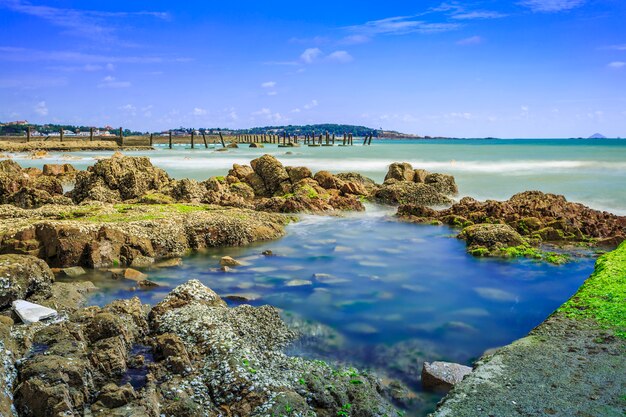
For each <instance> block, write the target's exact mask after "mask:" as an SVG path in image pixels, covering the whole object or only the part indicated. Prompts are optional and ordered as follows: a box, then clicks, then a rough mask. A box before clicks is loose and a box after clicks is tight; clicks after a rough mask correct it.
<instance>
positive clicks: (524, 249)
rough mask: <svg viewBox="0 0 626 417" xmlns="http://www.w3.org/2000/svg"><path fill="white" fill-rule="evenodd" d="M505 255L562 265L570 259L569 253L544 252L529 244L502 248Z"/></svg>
mask: <svg viewBox="0 0 626 417" xmlns="http://www.w3.org/2000/svg"><path fill="white" fill-rule="evenodd" d="M501 252H502V254H503V256H505V257H507V258H531V259H537V260H542V261H546V262H549V263H552V264H556V265H562V264H564V263H566V262H568V261H569V259H570V257H569V255H567V254H563V253H556V252H544V251H542V250H540V249H536V248H533V247H532V246H528V245H519V246H512V247H510V248H504V249H501Z"/></svg>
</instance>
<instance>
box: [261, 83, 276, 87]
mask: <svg viewBox="0 0 626 417" xmlns="http://www.w3.org/2000/svg"><path fill="white" fill-rule="evenodd" d="M261 87H263V88H274V87H276V81H266V82H264V83H263V84H261Z"/></svg>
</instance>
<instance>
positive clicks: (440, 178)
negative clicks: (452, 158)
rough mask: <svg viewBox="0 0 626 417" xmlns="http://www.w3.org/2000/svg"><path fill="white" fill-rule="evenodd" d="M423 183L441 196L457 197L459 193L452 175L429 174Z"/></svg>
mask: <svg viewBox="0 0 626 417" xmlns="http://www.w3.org/2000/svg"><path fill="white" fill-rule="evenodd" d="M423 182H424V183H426V184H428V185H430V186H431V187H432V188H434V189H435V190H436V191H437V192H439V193H441V194H445V195H457V194H458V193H459V189H458V188H457V186H456V182H455V181H454V177H453V176H452V175H445V174H428V175H426V177H425V178H424V181H423Z"/></svg>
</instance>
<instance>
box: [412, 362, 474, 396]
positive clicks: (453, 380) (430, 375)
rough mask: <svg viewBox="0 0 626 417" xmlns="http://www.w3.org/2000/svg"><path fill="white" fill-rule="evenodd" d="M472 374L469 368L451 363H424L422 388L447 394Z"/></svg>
mask: <svg viewBox="0 0 626 417" xmlns="http://www.w3.org/2000/svg"><path fill="white" fill-rule="evenodd" d="M471 372H472V368H470V367H469V366H464V365H459V364H457V363H450V362H424V367H423V368H422V387H423V388H424V389H425V390H429V391H438V392H447V391H449V390H450V389H452V387H453V386H454V385H455V384H457V383H459V382H461V381H462V380H463V378H464V377H465V376H466V375H468V374H470V373H471Z"/></svg>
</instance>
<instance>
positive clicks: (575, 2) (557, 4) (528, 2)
mask: <svg viewBox="0 0 626 417" xmlns="http://www.w3.org/2000/svg"><path fill="white" fill-rule="evenodd" d="M585 1H586V0H524V1H521V2H520V3H519V4H520V5H522V6H525V7H528V8H530V10H532V11H533V12H545V13H550V12H560V11H565V10H571V9H574V8H576V7H579V6H582V5H583V4H584V3H585Z"/></svg>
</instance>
